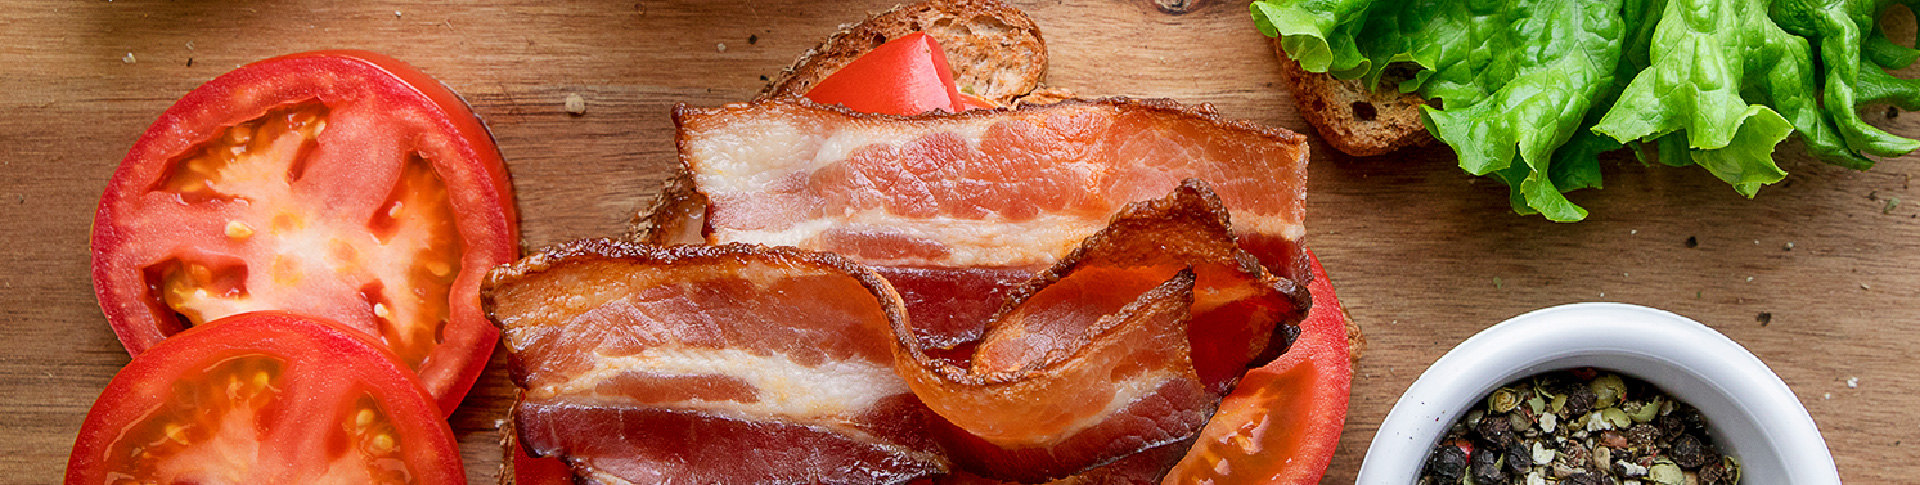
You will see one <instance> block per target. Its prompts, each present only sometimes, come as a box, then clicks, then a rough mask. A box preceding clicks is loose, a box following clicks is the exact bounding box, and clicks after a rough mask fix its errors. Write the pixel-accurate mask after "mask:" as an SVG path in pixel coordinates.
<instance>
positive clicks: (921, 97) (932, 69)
mask: <svg viewBox="0 0 1920 485" xmlns="http://www.w3.org/2000/svg"><path fill="white" fill-rule="evenodd" d="M807 99H812V100H814V101H815V102H819V103H824V104H839V105H844V106H846V107H847V109H851V110H854V111H860V112H865V113H884V114H893V115H901V116H909V115H917V114H920V113H925V112H928V111H933V110H945V111H950V112H955V113H958V112H961V111H966V110H968V109H973V108H990V107H992V105H991V104H989V103H987V102H986V101H984V100H981V99H980V98H977V97H974V96H970V95H965V94H961V93H960V89H959V87H958V86H956V85H955V84H954V81H953V72H952V71H951V68H949V67H948V66H947V55H946V53H945V52H943V51H941V50H940V43H939V42H938V41H935V40H934V39H933V36H931V35H927V33H926V32H914V33H911V34H907V35H904V36H901V37H900V38H898V39H894V40H891V41H887V43H885V44H881V45H880V46H879V47H875V48H873V50H870V51H867V53H866V54H861V55H860V58H858V59H854V60H853V62H850V63H847V65H846V66H843V67H841V68H840V70H838V71H834V73H833V74H831V75H828V76H827V78H826V79H822V80H820V82H819V83H818V84H815V85H814V86H813V89H811V90H808V91H807Z"/></svg>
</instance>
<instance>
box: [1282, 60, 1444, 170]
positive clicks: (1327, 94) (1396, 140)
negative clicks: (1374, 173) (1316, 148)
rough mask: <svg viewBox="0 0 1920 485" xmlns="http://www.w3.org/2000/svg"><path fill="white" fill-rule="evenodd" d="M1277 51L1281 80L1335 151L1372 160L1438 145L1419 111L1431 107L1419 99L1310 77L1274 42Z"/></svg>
mask: <svg viewBox="0 0 1920 485" xmlns="http://www.w3.org/2000/svg"><path fill="white" fill-rule="evenodd" d="M1273 51H1274V54H1275V55H1277V56H1279V58H1280V75H1281V77H1284V78H1286V80H1287V87H1288V88H1289V90H1290V91H1292V93H1293V104H1294V106H1295V107H1296V108H1298V109H1299V110H1300V114H1301V115H1302V116H1305V117H1306V118H1307V122H1308V123H1309V124H1312V125H1313V129H1314V131H1317V132H1319V133H1320V138H1321V139H1324V140H1326V141H1327V144H1328V145H1332V146H1333V148H1334V149H1336V150H1340V151H1341V152H1343V153H1346V154H1348V155H1353V156H1356V157H1371V156H1377V155H1385V154H1388V153H1392V152H1393V151H1395V150H1399V149H1402V148H1407V147H1413V146H1426V145H1431V144H1433V142H1434V141H1435V140H1434V138H1433V135H1431V134H1429V133H1427V127H1426V125H1425V124H1423V123H1422V122H1421V121H1420V107H1421V106H1424V105H1425V104H1426V102H1425V101H1423V100H1421V99H1420V97H1419V96H1416V95H1413V94H1402V93H1400V92H1399V91H1396V90H1391V89H1388V90H1372V89H1367V85H1366V83H1365V82H1364V81H1361V80H1359V79H1347V80H1340V79H1334V78H1333V75H1331V74H1327V73H1322V72H1308V71H1307V70H1306V69H1302V68H1301V67H1300V63H1299V62H1298V61H1295V60H1293V58H1291V57H1288V56H1287V52H1286V51H1285V50H1283V49H1281V48H1280V40H1279V39H1274V42H1273Z"/></svg>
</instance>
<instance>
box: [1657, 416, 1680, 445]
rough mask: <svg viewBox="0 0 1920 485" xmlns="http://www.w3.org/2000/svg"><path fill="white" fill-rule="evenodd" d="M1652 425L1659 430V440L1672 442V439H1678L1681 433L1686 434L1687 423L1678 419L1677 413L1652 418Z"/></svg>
mask: <svg viewBox="0 0 1920 485" xmlns="http://www.w3.org/2000/svg"><path fill="white" fill-rule="evenodd" d="M1653 425H1654V426H1657V427H1659V428H1660V438H1661V439H1664V440H1667V441H1673V439H1674V438H1679V437H1680V434H1681V433H1685V432H1687V422H1686V420H1684V419H1680V413H1678V412H1676V413H1673V414H1668V415H1665V416H1661V417H1657V418H1653Z"/></svg>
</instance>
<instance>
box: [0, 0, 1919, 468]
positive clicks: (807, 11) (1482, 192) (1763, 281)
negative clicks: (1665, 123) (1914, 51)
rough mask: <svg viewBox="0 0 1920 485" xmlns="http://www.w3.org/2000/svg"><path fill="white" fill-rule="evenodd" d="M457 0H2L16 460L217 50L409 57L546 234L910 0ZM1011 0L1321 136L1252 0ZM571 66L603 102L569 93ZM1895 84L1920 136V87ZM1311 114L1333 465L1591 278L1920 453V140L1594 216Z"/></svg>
mask: <svg viewBox="0 0 1920 485" xmlns="http://www.w3.org/2000/svg"><path fill="white" fill-rule="evenodd" d="M454 3H458V4H451V5H450V4H444V3H443V2H385V3H357V2H333V1H285V2H208V1H196V0H179V1H144V0H143V1H127V0H121V1H111V2H84V3H83V2H68V1H14V2H7V3H5V4H3V5H0V52H3V53H4V55H3V56H0V92H3V93H4V94H0V113H4V114H0V154H4V155H0V221H4V222H5V223H6V227H7V228H8V230H7V231H5V233H4V236H0V238H4V239H3V240H0V241H3V242H0V268H6V270H5V271H0V335H3V336H4V339H5V344H4V345H3V346H0V430H5V433H6V434H7V435H8V438H7V439H4V440H0V483H19V484H44V483H55V482H58V481H59V480H60V477H61V474H62V471H63V470H64V468H65V462H66V456H67V453H68V451H69V448H70V447H71V446H72V443H73V438H74V433H75V432H76V431H77V430H78V428H79V425H80V422H81V420H82V418H83V417H84V416H85V414H86V412H87V409H88V407H89V406H90V405H91V404H92V402H93V400H94V398H95V397H96V396H97V395H98V393H99V391H100V389H101V388H102V387H103V386H105V385H106V383H107V381H108V380H109V379H110V378H111V377H112V376H113V374H114V372H115V371H117V370H118V369H119V368H120V367H121V366H122V365H124V364H125V363H126V362H127V354H126V352H125V351H124V350H122V348H121V347H120V344H119V342H118V341H116V340H115V339H114V337H113V333H112V332H111V331H110V330H109V329H108V327H107V324H106V322H105V320H104V319H103V318H102V317H101V315H100V310H99V308H98V306H97V304H96V302H95V301H94V298H93V294H92V291H91V289H92V287H91V285H90V283H89V279H88V266H87V265H88V250H87V237H88V227H89V224H90V222H91V220H92V219H91V217H92V215H93V209H94V205H95V203H96V201H97V199H98V197H99V195H100V191H101V189H102V187H104V186H105V183H106V180H107V177H108V175H109V174H111V173H112V171H113V169H114V167H115V166H116V164H118V163H119V160H120V158H121V157H122V156H124V155H125V153H126V150H127V149H128V147H129V146H131V144H132V143H133V141H134V139H135V138H137V137H138V136H139V135H140V133H141V132H142V131H143V130H145V128H146V126H147V124H149V123H151V122H152V121H153V119H154V117H155V116H157V115H158V114H159V113H160V112H161V111H162V110H164V109H166V107H167V106H169V105H171V104H172V103H173V101H174V99H176V98H178V97H179V96H180V95H182V94H184V93H186V92H187V91H188V90H191V89H193V88H194V87H195V86H198V85H199V84H201V83H203V82H205V81H207V80H208V79H211V78H212V77H213V76H216V75H218V74H221V73H223V72H226V71H228V70H230V69H232V68H234V67H236V66H238V65H240V64H244V63H247V62H250V61H254V60H258V59H263V58H266V57H271V56H274V55H277V54H285V53H291V52H297V51H304V50H312V49H322V48H361V49H371V50H375V51H380V52H383V53H386V54H389V55H392V56H394V57H397V58H400V59H402V60H405V61H407V62H409V63H412V64H414V65H415V66H417V67H419V68H420V69H421V70H423V71H425V72H427V73H429V74H432V75H433V76H436V77H438V78H439V79H440V80H442V81H443V82H445V83H446V84H447V85H449V86H452V87H453V88H454V89H455V90H457V91H459V92H460V93H462V94H463V95H464V96H465V97H466V99H467V100H468V101H469V102H471V103H472V104H473V105H474V109H475V111H476V112H478V113H479V114H480V116H481V117H483V118H485V119H486V121H487V123H488V124H489V125H490V126H491V127H492V130H493V133H494V136H495V137H496V138H497V139H498V141H499V144H500V149H501V151H502V152H503V153H504V154H505V155H506V159H507V163H508V165H509V168H510V169H511V171H512V173H513V181H514V185H515V189H516V190H517V191H518V198H519V206H520V209H521V211H522V212H521V214H522V216H521V227H522V229H523V232H524V234H525V244H526V246H527V247H539V246H543V245H547V244H552V243H556V242H561V241H566V240H569V239H574V238H581V237H593V236H615V235H618V234H619V233H621V231H622V230H623V229H624V226H625V224H626V222H627V220H628V218H629V217H630V216H631V215H632V212H633V211H634V210H635V209H637V208H638V206H639V204H640V203H641V201H642V200H644V198H645V197H646V196H647V195H649V194H650V193H651V191H653V190H654V189H655V188H656V187H658V183H659V181H660V179H661V177H662V176H663V175H664V174H666V173H667V171H668V169H669V167H671V166H672V165H673V164H674V163H675V155H674V151H673V145H672V142H671V140H672V131H671V130H672V124H671V120H670V119H669V118H668V110H669V109H670V108H671V107H672V106H673V105H674V104H675V103H688V104H692V105H700V106H713V105H718V104H721V103H726V102H730V101H739V100H745V99H747V98H749V97H751V96H752V95H753V94H754V93H755V92H757V91H758V90H759V88H760V87H761V86H762V85H763V84H764V82H765V79H766V77H768V76H772V75H773V74H775V73H776V72H778V70H779V69H780V68H781V67H783V66H785V65H786V64H787V63H789V62H790V61H791V60H792V59H793V58H794V57H795V56H796V55H798V54H799V53H800V52H801V51H802V50H804V49H806V48H807V47H810V46H812V45H813V44H814V43H816V42H819V41H820V40H821V39H822V38H824V37H825V36H826V35H827V34H828V33H831V32H832V31H833V30H834V28H835V27H836V26H838V25H839V24H841V23H846V22H853V21H856V20H858V19H860V18H862V17H863V16H864V15H866V14H867V13H869V12H876V11H879V10H882V9H884V8H886V7H888V6H891V4H892V3H893V0H866V1H858V2H809V1H784V2H747V1H727V2H693V1H687V2H667V1H658V0H645V1H641V2H634V1H631V0H629V1H626V2H598V1H579V2H524V3H514V2H500V3H495V4H469V2H454ZM1014 3H1016V4H1018V5H1019V6H1020V7H1022V8H1024V9H1026V10H1027V11H1028V12H1029V13H1030V14H1031V15H1032V16H1033V17H1034V20H1035V21H1036V22H1038V23H1039V25H1040V26H1041V28H1042V29H1043V31H1044V33H1045V34H1046V37H1047V40H1048V41H1049V43H1050V47H1051V52H1052V58H1053V65H1052V74H1051V79H1050V82H1051V84H1052V85H1055V86H1062V87H1067V88H1070V89H1073V90H1074V91H1077V92H1079V93H1082V94H1085V95H1132V96H1144V97H1170V98H1175V99H1178V100H1181V101H1185V102H1192V103H1212V104H1214V105H1215V106H1216V107H1217V108H1218V109H1219V110H1220V111H1221V112H1222V113H1223V114H1225V115H1226V116H1228V117H1233V118H1244V119H1250V120H1253V121H1256V122H1259V123H1264V124H1267V125H1271V126H1278V127H1284V128H1287V129H1292V130H1295V131H1301V132H1306V133H1308V134H1309V135H1310V136H1313V134H1312V133H1311V129H1310V128H1309V127H1308V126H1307V125H1306V124H1305V123H1304V122H1303V121H1302V120H1301V118H1300V117H1299V115H1298V113H1297V112H1296V111H1295V109H1294V108H1293V106H1292V100H1291V99H1290V98H1289V97H1288V95H1287V93H1286V92H1285V91H1284V90H1283V89H1282V87H1281V86H1280V79H1279V77H1278V68H1277V66H1276V64H1275V62H1274V59H1273V54H1272V52H1271V50H1270V48H1269V44H1268V43H1267V41H1266V39H1265V38H1264V37H1261V36H1260V34H1259V33H1257V32H1256V31H1255V30H1254V27H1253V22H1252V21H1251V20H1250V19H1249V18H1248V15H1247V8H1246V4H1245V3H1236V2H1222V1H1217V0H1125V1H1107V2H1071V3H1069V2H1059V1H1016V2H1014ZM1087 3H1091V4H1087ZM1161 4H1166V5H1168V6H1164V7H1163V6H1162V5H1161ZM1911 25H1912V24H1911V21H1910V20H1908V21H1904V22H1901V25H1900V26H1897V27H1900V28H1896V29H1895V30H1896V31H1903V32H1906V34H1905V35H1911V32H1912V27H1911ZM570 94H578V95H580V96H581V97H583V98H584V99H585V100H586V102H587V111H586V113H585V114H584V115H582V116H572V115H569V114H567V113H566V112H565V111H564V109H563V100H564V99H565V98H566V97H567V96H568V95H570ZM1868 111H1869V117H1870V119H1872V120H1875V122H1877V123H1880V124H1881V125H1882V126H1888V127H1889V128H1890V129H1891V130H1893V131H1895V132H1896V133H1900V134H1904V135H1906V136H1920V122H1916V119H1920V115H1900V116H1898V117H1894V118H1891V119H1889V116H1888V114H1887V113H1885V112H1884V110H1883V109H1871V110H1868ZM1314 138H1315V140H1316V141H1315V143H1314V145H1313V150H1314V153H1313V165H1312V183H1311V186H1312V193H1311V197H1310V198H1309V210H1310V217H1309V221H1308V224H1309V232H1310V235H1309V237H1308V241H1309V242H1310V244H1311V246H1312V247H1313V248H1314V249H1315V250H1316V251H1317V252H1318V253H1319V254H1320V256H1321V258H1323V259H1324V261H1325V263H1326V266H1327V269H1328V271H1330V272H1331V273H1332V275H1333V276H1332V277H1333V281H1334V283H1335V284H1336V285H1337V286H1338V287H1339V290H1340V295H1341V296H1342V299H1343V300H1344V301H1345V303H1346V304H1347V306H1348V308H1349V309H1350V310H1351V311H1352V314H1353V316H1354V318H1356V319H1357V320H1359V322H1360V323H1361V325H1362V326H1363V327H1364V328H1365V330H1366V332H1367V336H1368V339H1369V341H1370V343H1371V345H1370V346H1369V347H1368V349H1367V353H1366V356H1365V359H1364V360H1362V361H1361V363H1360V365H1359V367H1358V368H1357V370H1356V372H1357V375H1356V376H1355V381H1354V386H1353V400H1352V405H1351V412H1350V414H1349V415H1348V419H1347V423H1348V424H1347V428H1346V433H1345V435H1344V436H1343V438H1342V441H1341V443H1340V450H1339V455H1338V456H1337V457H1336V458H1335V459H1334V463H1333V466H1332V468H1331V470H1329V471H1328V475H1327V477H1328V478H1327V480H1326V482H1327V483H1348V482H1351V481H1352V480H1353V477H1354V474H1355V472H1356V470H1357V469H1358V468H1359V465H1360V459H1361V457H1362V455H1363V454H1364V453H1365V450H1366V447H1367V443H1368V441H1369V440H1371V439H1372V437H1373V434H1374V431H1375V429H1376V427H1377V426H1378V425H1379V423H1380V421H1381V420H1382V419H1383V418H1384V417H1385V416H1386V413H1387V410H1388V409H1389V408H1390V407H1391V406H1392V404H1393V403H1394V401H1395V400H1396V399H1398V397H1399V395H1400V393H1401V391H1403V390H1404V389H1406V387H1407V385H1408V384H1409V383H1411V382H1412V381H1413V379H1414V378H1415V377H1417V376H1418V375H1419V374H1420V372H1421V371H1422V370H1424V369H1425V368H1426V366H1427V365H1428V364H1430V363H1432V362H1433V361H1434V359H1436V358H1438V357H1439V356H1440V355H1441V354H1442V353H1444V352H1446V350H1447V349H1448V348H1450V347H1452V346H1453V345H1454V344H1456V343H1458V342H1460V341H1461V340H1463V339H1465V338H1467V337H1468V336H1471V335H1473V334H1474V333H1475V332H1477V331H1479V330H1480V329H1483V328H1486V327H1487V326H1489V325H1492V324H1494V323H1497V322H1499V321H1501V320H1503V319H1506V318H1509V317H1512V316H1514V315H1518V314H1520V313H1523V312H1526V311H1528V310H1533V309H1537V308H1542V307H1546V306H1552V305H1558V304H1563V303H1572V302H1580V301H1621V302H1629V303H1636V304H1642V305H1647V306H1652V307H1657V308H1662V309H1666V310H1671V311H1674V312H1676V313H1679V314H1681V315H1685V316H1688V317H1691V318H1694V319H1697V320H1699V321H1701V322H1703V323H1705V324H1707V325H1709V326H1712V327H1714V328H1715V329H1718V330H1719V331H1720V332H1722V333H1725V334H1726V335H1727V336H1729V337H1731V338H1733V339H1734V340H1735V341H1738V342H1740V343H1741V344H1743V345H1745V346H1746V347H1747V348H1748V349H1750V350H1752V351H1753V353H1754V354H1755V355H1758V356H1759V357H1760V358H1761V360H1764V361H1766V362H1767V364H1768V365H1770V366H1771V367H1772V368H1773V369H1774V371H1776V372H1777V373H1779V374H1780V377H1781V378H1782V379H1784V380H1785V381H1786V382H1787V384H1788V385H1789V386H1791V387H1792V388H1793V390H1794V392H1795V393H1796V394H1797V395H1798V396H1799V397H1800V399H1801V402H1802V403H1804V404H1805V405H1806V407H1807V409H1808V410H1809V411H1811V412H1812V414H1813V417H1814V419H1815V421H1816V422H1818V423H1819V426H1820V428H1821V430H1822V431H1823V432H1824V433H1825V435H1826V440H1827V444H1828V446H1829V447H1830V448H1831V449H1832V450H1833V455H1834V458H1835V461H1836V462H1837V463H1838V465H1839V468H1840V474H1841V477H1842V478H1843V479H1845V480H1846V481H1847V482H1849V483H1898V482H1902V481H1905V480H1909V479H1910V478H1909V477H1914V476H1920V460H1914V458H1915V457H1916V456H1920V452H1916V451H1915V450H1916V449H1920V406H1916V405H1915V402H1916V401H1915V399H1914V396H1915V395H1916V394H1920V373H1916V372H1915V370H1916V369H1920V357H1916V355H1917V354H1920V352H1917V350H1920V305H1916V303H1917V302H1916V298H1915V297H1916V295H1920V237H1916V236H1920V191H1916V190H1915V189H1914V188H1913V187H1912V184H1911V182H1912V177H1911V175H1910V174H1911V173H1913V172H1915V171H1916V169H1920V158H1916V157H1911V156H1909V157H1902V158H1898V159H1891V160H1885V161H1883V162H1881V163H1880V166H1879V167H1878V168H1876V169H1874V170H1873V171H1870V172H1854V171H1849V170H1844V169H1839V168H1834V167H1829V166H1825V165H1821V164H1819V163H1818V162H1814V161H1811V160H1810V159H1809V158H1807V157H1806V156H1805V155H1803V154H1802V150H1801V149H1800V148H1799V145H1798V144H1797V143H1796V142H1789V143H1788V144H1786V145H1783V146H1782V150H1783V151H1784V152H1786V153H1789V155H1786V156H1783V157H1781V159H1782V160H1783V166H1784V167H1785V168H1786V169H1787V170H1789V171H1791V172H1792V173H1793V175H1792V176H1790V177H1789V178H1788V179H1787V180H1786V181H1785V182H1783V183H1780V184H1777V185H1774V186H1771V187H1767V188H1766V189H1764V190H1762V191H1761V193H1760V196H1759V197H1758V198H1757V199H1754V200H1746V199H1744V198H1742V197H1740V196H1738V195H1736V194H1734V192H1733V191H1732V190H1731V189H1729V188H1728V187H1727V186H1726V185H1725V184H1722V183H1720V182H1718V181H1716V180H1714V179H1713V178H1712V177H1711V176H1709V175H1708V174H1707V173H1706V172H1705V171H1702V170H1699V169H1685V170H1682V169H1671V168H1664V167H1652V168H1649V167H1642V166H1639V165H1638V164H1635V163H1633V162H1631V161H1617V162H1613V163H1610V164H1609V165H1608V166H1607V167H1606V172H1605V176H1606V187H1607V188H1606V189H1605V190H1589V191H1583V192H1578V193H1575V194H1574V195H1573V196H1572V198H1573V200H1574V201H1575V202H1577V203H1580V204H1582V205H1584V206H1586V207H1587V208H1588V209H1590V210H1592V211H1593V216H1592V217H1591V218H1590V219H1589V220H1587V221H1586V222H1582V223H1578V224H1556V223H1552V222H1548V221H1545V220H1542V219H1540V218H1538V217H1519V216H1515V215H1513V214H1512V213H1511V212H1509V211H1508V209H1507V190H1506V188H1505V187H1504V186H1503V185H1501V184H1499V183H1497V182H1493V181H1491V180H1485V179H1477V178H1475V177H1471V176H1468V175H1466V174H1464V173H1462V172H1461V171H1460V170H1459V169H1458V168H1455V167H1454V165H1453V160H1452V157H1451V155H1449V154H1447V153H1446V152H1445V150H1422V151H1410V152H1405V153H1401V154H1396V155H1391V156H1385V157H1378V158H1369V159H1352V158H1348V157H1345V156H1342V155H1340V154H1338V153H1335V152H1332V150H1330V149H1328V148H1327V147H1326V146H1325V145H1324V144H1322V143H1319V142H1318V141H1317V137H1314ZM1689 241H1693V242H1694V243H1689ZM1695 243H1697V244H1695ZM501 361H502V357H501V356H500V355H495V364H494V365H493V366H492V367H490V368H489V370H488V373H487V374H486V375H485V376H483V377H482V378H481V381H480V383H479V384H478V385H477V386H476V387H475V388H474V391H473V393H472V394H471V395H470V396H468V398H467V401H466V404H465V405H464V406H462V407H461V408H460V410H459V411H458V412H457V413H456V414H454V416H453V418H452V424H453V427H454V429H455V431H456V433H457V434H458V435H459V438H460V442H461V446H462V454H463V455H464V458H465V459H466V463H467V467H468V474H469V476H470V477H471V480H472V481H473V482H474V483H491V482H493V481H494V479H495V472H496V469H497V466H498V463H499V455H500V452H499V448H498V447H496V446H495V443H496V440H497V438H498V436H497V433H496V432H495V425H496V423H497V422H498V420H500V419H501V418H502V417H503V413H502V411H503V409H504V406H505V404H506V403H507V400H508V399H509V395H510V393H511V390H512V387H511V385H509V384H508V383H507V382H506V380H505V377H504V373H503V372H502V370H501V366H500V365H499V364H500V362H501ZM1856 378H1857V381H1853V382H1857V386H1855V385H1849V382H1850V381H1852V380H1853V379H1856Z"/></svg>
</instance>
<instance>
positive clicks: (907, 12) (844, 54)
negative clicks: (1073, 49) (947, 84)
mask: <svg viewBox="0 0 1920 485" xmlns="http://www.w3.org/2000/svg"><path fill="white" fill-rule="evenodd" d="M921 31H924V32H926V33H927V34H928V35H932V36H933V38H934V40H937V41H939V42H940V47H941V48H942V49H943V50H945V51H946V55H947V63H948V64H949V67H951V68H952V69H953V77H954V82H955V83H956V84H958V85H959V87H960V92H962V93H967V94H972V95H974V96H979V97H980V98H981V99H985V100H987V101H989V102H992V103H994V104H995V105H997V106H1011V105H1012V104H1013V101H1014V99H1016V98H1019V97H1021V96H1025V95H1026V94H1027V93H1029V92H1032V91H1033V90H1034V89H1035V88H1037V87H1039V86H1040V82H1041V81H1042V80H1043V79H1044V78H1045V77H1046V74H1047V43H1046V41H1045V40H1043V39H1041V38H1040V28H1039V27H1036V26H1034V24H1033V20H1032V19H1029V18H1027V14H1026V13H1025V12H1021V11H1020V10H1019V9H1016V8H1013V7H1009V6H1006V5H1004V4H1001V3H1000V2H998V1H996V0H927V1H923V2H920V3H916V4H913V5H905V6H900V7H894V8H893V10H888V11H886V12H885V13H881V14H880V15H875V16H873V17H870V18H868V19H867V20H865V21H862V22H860V23H858V24H853V25H847V26H842V27H841V28H840V32H838V33H835V34H833V36H832V37H828V38H827V41H826V42H825V43H822V44H820V45H819V46H818V47H814V48H813V49H812V50H809V51H807V52H806V53H805V54H801V55H800V59H799V60H797V61H794V63H793V66H792V67H788V68H787V70H786V71H785V72H783V73H781V74H780V77H779V78H777V79H774V80H773V83H772V84H769V85H768V86H767V88H766V89H765V90H763V91H761V92H760V96H759V97H760V98H761V99H765V98H772V97H785V96H800V95H804V94H806V93H807V91H808V90H811V89H812V88H813V85H814V83H818V82H820V80H822V79H826V78H827V76H830V75H832V74H833V73H834V72H835V71H839V70H840V68H841V67H845V66H846V65H847V63H850V62H853V60H854V59H856V58H859V57H860V55H861V54H865V53H867V51H869V50H873V48H875V47H879V46H880V44H884V43H886V42H887V41H889V40H893V39H897V38H900V37H901V36H904V35H907V34H911V33H914V32H921Z"/></svg>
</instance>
